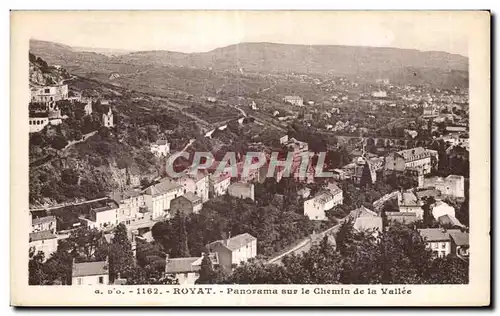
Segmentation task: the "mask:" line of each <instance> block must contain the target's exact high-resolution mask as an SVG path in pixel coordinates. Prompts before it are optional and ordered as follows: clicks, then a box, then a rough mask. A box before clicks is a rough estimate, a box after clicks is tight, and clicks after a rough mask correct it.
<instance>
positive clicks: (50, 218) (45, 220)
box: [31, 216, 56, 225]
mask: <svg viewBox="0 0 500 316" xmlns="http://www.w3.org/2000/svg"><path fill="white" fill-rule="evenodd" d="M55 221H56V218H55V216H44V217H38V218H33V220H32V222H31V223H32V224H33V225H39V224H44V223H50V222H55Z"/></svg>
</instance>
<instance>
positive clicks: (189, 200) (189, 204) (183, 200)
mask: <svg viewBox="0 0 500 316" xmlns="http://www.w3.org/2000/svg"><path fill="white" fill-rule="evenodd" d="M202 207H203V204H202V203H201V198H200V197H199V196H197V195H196V194H194V193H192V192H186V193H185V194H184V195H181V196H178V197H176V198H175V199H173V200H172V201H171V202H170V212H169V213H170V215H174V214H176V213H177V212H180V213H182V214H186V215H188V214H191V213H199V212H200V210H201V209H202Z"/></svg>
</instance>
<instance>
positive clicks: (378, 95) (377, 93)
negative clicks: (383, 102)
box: [372, 91, 387, 98]
mask: <svg viewBox="0 0 500 316" xmlns="http://www.w3.org/2000/svg"><path fill="white" fill-rule="evenodd" d="M372 97H374V98H386V97H387V92H385V91H374V92H372Z"/></svg>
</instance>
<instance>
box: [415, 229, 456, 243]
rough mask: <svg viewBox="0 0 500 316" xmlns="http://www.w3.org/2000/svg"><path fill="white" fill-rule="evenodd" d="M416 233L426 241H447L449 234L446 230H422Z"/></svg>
mask: <svg viewBox="0 0 500 316" xmlns="http://www.w3.org/2000/svg"><path fill="white" fill-rule="evenodd" d="M418 232H419V233H420V235H421V236H422V237H423V238H424V240H426V241H449V240H450V234H449V232H448V231H447V230H446V229H442V228H423V229H419V230H418Z"/></svg>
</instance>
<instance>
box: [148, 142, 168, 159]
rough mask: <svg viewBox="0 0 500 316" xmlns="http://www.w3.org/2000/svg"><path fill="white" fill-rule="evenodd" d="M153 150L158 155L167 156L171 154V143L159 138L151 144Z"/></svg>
mask: <svg viewBox="0 0 500 316" xmlns="http://www.w3.org/2000/svg"><path fill="white" fill-rule="evenodd" d="M151 152H152V153H153V154H154V155H155V156H156V157H167V156H168V155H169V154H170V144H169V143H168V141H167V140H158V141H156V142H155V143H153V144H151Z"/></svg>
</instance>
